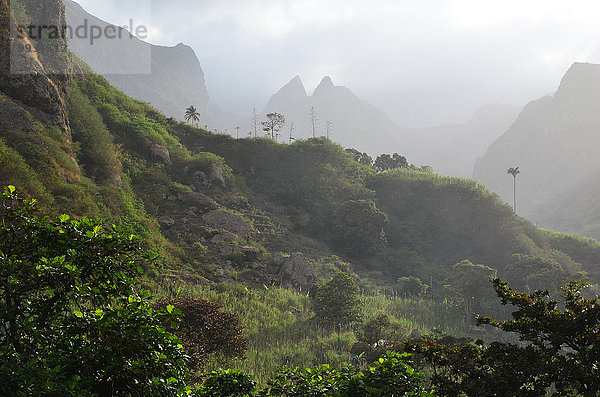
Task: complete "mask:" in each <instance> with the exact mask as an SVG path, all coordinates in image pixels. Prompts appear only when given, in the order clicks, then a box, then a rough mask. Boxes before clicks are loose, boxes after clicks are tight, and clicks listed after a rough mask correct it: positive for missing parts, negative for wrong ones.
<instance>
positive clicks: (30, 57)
mask: <svg viewBox="0 0 600 397" xmlns="http://www.w3.org/2000/svg"><path fill="white" fill-rule="evenodd" d="M19 6H20V7H19V10H18V11H19V12H18V13H15V12H13V10H12V9H11V6H10V5H9V2H8V0H1V1H0V25H1V38H0V92H2V93H3V94H4V95H5V96H6V98H4V99H5V100H4V102H5V104H4V107H5V108H6V107H7V106H8V107H10V108H11V109H12V110H11V111H7V112H3V114H4V116H3V117H2V120H1V121H0V123H1V124H2V125H3V126H6V125H7V123H8V125H12V126H13V128H14V127H15V126H18V125H23V126H26V125H28V124H30V122H29V121H28V120H25V119H23V120H21V122H16V121H15V120H12V116H14V117H21V116H23V115H24V112H23V111H22V110H27V111H29V112H31V113H32V114H34V115H35V116H36V117H37V118H38V119H39V120H42V121H44V122H47V123H49V124H53V125H56V126H58V127H60V128H61V129H62V130H64V131H66V132H68V131H69V121H68V111H67V105H68V101H69V95H70V89H71V66H70V65H71V64H70V60H69V57H68V55H67V51H66V49H67V42H66V40H65V39H64V38H62V37H50V36H49V34H50V33H51V31H50V30H47V31H45V32H44V33H45V34H46V36H44V35H42V36H38V35H36V34H34V35H33V37H29V36H28V34H16V28H17V26H19V25H22V24H23V21H21V20H18V19H17V18H19V19H26V20H27V22H28V24H29V25H32V26H56V27H61V26H65V24H66V20H65V13H64V9H63V6H62V2H61V1H60V0H47V1H44V2H38V1H33V0H27V1H21V2H20V3H19ZM15 15H16V16H15ZM19 109H21V111H19ZM11 115H12V116H11ZM19 115H21V116H19ZM21 118H22V117H21ZM24 128H25V127H24Z"/></svg>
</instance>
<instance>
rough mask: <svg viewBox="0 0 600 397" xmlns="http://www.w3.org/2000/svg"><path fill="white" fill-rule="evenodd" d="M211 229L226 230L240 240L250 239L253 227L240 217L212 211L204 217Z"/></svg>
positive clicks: (220, 211)
mask: <svg viewBox="0 0 600 397" xmlns="http://www.w3.org/2000/svg"><path fill="white" fill-rule="evenodd" d="M202 220H203V221H204V222H205V223H206V224H207V225H208V226H210V227H214V228H217V229H222V230H226V231H228V232H230V233H233V234H235V235H237V236H238V237H240V238H249V237H250V235H251V234H252V231H253V229H252V225H251V224H250V223H249V222H246V221H245V220H244V218H242V217H241V216H239V215H235V214H231V213H229V212H226V211H222V210H215V211H210V212H209V213H208V214H206V215H204V216H203V217H202Z"/></svg>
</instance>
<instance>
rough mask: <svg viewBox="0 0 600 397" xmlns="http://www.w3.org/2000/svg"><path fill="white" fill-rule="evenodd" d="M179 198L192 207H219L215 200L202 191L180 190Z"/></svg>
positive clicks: (205, 208)
mask: <svg viewBox="0 0 600 397" xmlns="http://www.w3.org/2000/svg"><path fill="white" fill-rule="evenodd" d="M177 198H178V199H179V200H181V201H183V202H184V203H186V204H188V205H190V206H191V207H196V208H197V209H201V210H203V211H211V210H215V209H217V208H218V207H219V205H218V204H217V202H216V201H215V200H213V199H212V198H210V197H208V196H207V195H205V194H202V193H200V192H179V193H178V194H177Z"/></svg>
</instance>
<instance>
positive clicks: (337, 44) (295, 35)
mask: <svg viewBox="0 0 600 397" xmlns="http://www.w3.org/2000/svg"><path fill="white" fill-rule="evenodd" d="M78 2H79V3H80V4H81V5H82V6H83V7H84V8H86V10H88V11H89V12H91V13H92V14H94V15H96V16H98V17H100V18H102V19H104V20H107V21H109V22H112V23H119V24H121V23H126V22H127V21H128V19H129V18H132V19H134V21H136V23H143V24H147V25H148V26H149V29H150V31H151V36H150V39H149V41H151V42H152V43H154V44H163V45H175V44H177V43H179V42H184V43H185V44H188V45H190V46H192V47H193V48H194V50H195V51H196V53H197V55H198V57H199V59H200V62H201V63H202V67H203V69H204V72H205V75H206V82H207V86H208V89H209V92H210V94H211V98H212V100H213V102H215V103H216V104H217V105H219V106H220V107H221V108H223V109H224V110H229V111H234V112H237V113H246V114H249V113H250V110H251V109H252V107H256V108H258V109H259V110H260V109H261V108H262V107H263V106H264V105H265V104H266V102H267V101H268V99H269V97H270V95H272V94H273V93H274V92H275V91H277V90H278V89H279V88H280V87H281V86H282V85H283V84H285V83H286V82H287V81H288V80H290V79H291V78H292V77H294V76H295V75H300V77H301V78H302V79H303V81H304V83H305V85H306V88H307V90H308V91H309V93H310V92H311V91H312V90H313V89H314V88H315V86H316V85H317V84H318V82H319V81H320V79H321V78H322V77H323V76H324V75H330V76H331V77H332V79H333V81H334V83H335V84H336V85H344V86H346V87H348V88H350V89H351V90H353V91H354V93H356V94H357V95H358V96H359V97H361V98H363V99H366V100H368V101H370V102H371V103H373V104H374V105H376V106H378V107H380V108H381V109H383V110H384V111H386V112H387V113H388V114H389V115H390V116H391V117H392V118H393V119H394V120H395V121H396V122H397V123H398V124H400V125H402V126H426V125H433V124H439V123H445V122H464V121H466V120H467V119H469V117H470V115H471V114H472V113H473V112H474V111H475V110H476V109H477V108H478V107H479V106H481V105H484V104H489V103H505V104H515V105H523V104H525V103H527V102H529V101H530V100H532V99H536V98H538V97H540V96H543V95H545V94H548V93H551V92H553V91H555V90H556V88H557V87H558V84H559V82H560V78H561V77H562V75H563V74H564V73H565V72H566V70H567V69H568V68H569V66H570V65H571V64H572V63H573V62H576V61H578V62H597V63H600V46H599V45H600V2H598V1H597V0H593V1H592V0H589V1H577V0H571V1H569V2H567V1H564V0H560V1H556V0H518V1H513V0H502V1H486V0H169V1H164V0H156V1H154V0H78ZM150 2H151V3H152V6H151V7H150V5H149V4H150Z"/></svg>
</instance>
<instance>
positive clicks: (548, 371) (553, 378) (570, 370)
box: [407, 279, 600, 396]
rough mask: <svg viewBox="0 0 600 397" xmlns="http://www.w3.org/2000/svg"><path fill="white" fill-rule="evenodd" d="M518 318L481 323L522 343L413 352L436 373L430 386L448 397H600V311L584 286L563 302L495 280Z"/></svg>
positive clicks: (425, 346)
mask: <svg viewBox="0 0 600 397" xmlns="http://www.w3.org/2000/svg"><path fill="white" fill-rule="evenodd" d="M493 284H494V288H495V290H496V293H497V294H498V296H499V297H500V299H501V301H502V303H503V304H504V305H508V304H510V305H512V306H513V307H515V308H516V310H515V312H513V313H512V319H511V320H506V321H498V320H494V319H492V318H490V317H480V318H478V323H479V324H486V325H491V326H493V327H496V328H498V329H500V330H502V331H506V332H511V333H516V334H517V335H518V336H519V339H520V341H521V344H511V343H505V342H495V343H491V344H489V345H486V344H485V343H484V342H483V341H477V342H476V343H475V344H474V345H466V346H462V347H456V346H448V345H445V344H442V343H435V342H433V341H430V340H426V341H424V342H420V343H416V344H414V345H411V346H407V347H408V349H409V350H410V351H412V352H414V353H417V354H418V355H419V356H421V357H423V358H424V360H425V361H426V362H428V363H429V364H430V365H431V368H432V369H433V376H432V383H433V385H434V388H435V389H436V391H437V392H439V394H441V395H447V396H459V395H467V396H508V395H510V396H546V395H547V393H548V390H551V389H553V390H555V394H554V395H557V396H572V395H581V396H597V395H598V393H600V371H599V370H598V368H600V327H599V322H600V304H599V302H598V298H594V299H588V298H584V297H583V296H582V291H583V288H584V287H585V285H583V284H580V283H576V282H570V283H569V284H567V286H565V287H564V288H563V294H564V295H563V302H561V303H560V304H559V302H558V301H555V300H552V299H550V293H549V292H548V291H541V290H537V291H535V292H532V293H530V294H527V293H523V292H518V291H515V290H513V289H511V288H509V287H508V284H507V283H506V282H505V281H501V280H500V279H495V280H494V281H493Z"/></svg>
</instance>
